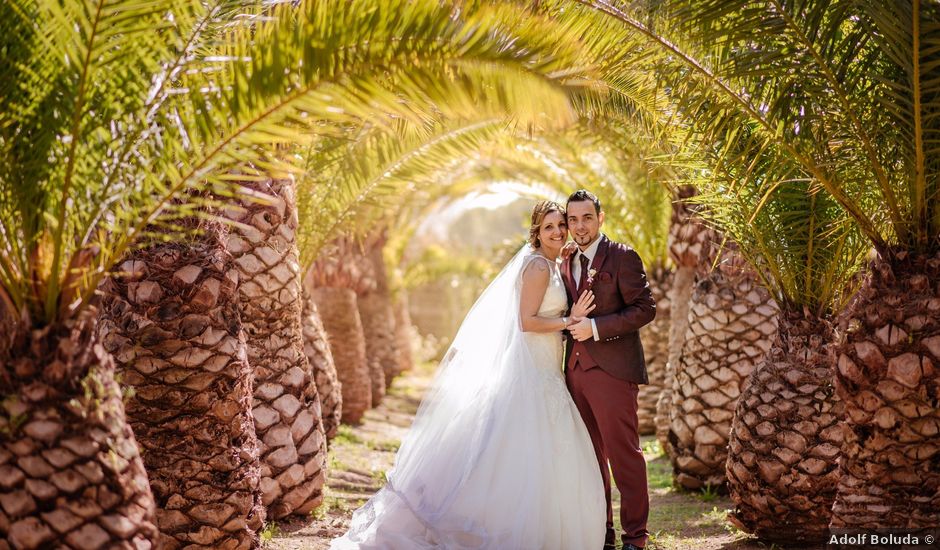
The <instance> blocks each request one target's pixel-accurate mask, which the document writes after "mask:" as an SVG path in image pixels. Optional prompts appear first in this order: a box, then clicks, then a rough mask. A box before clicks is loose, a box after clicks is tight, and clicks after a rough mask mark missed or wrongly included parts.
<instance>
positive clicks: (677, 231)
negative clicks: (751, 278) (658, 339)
mask: <svg viewBox="0 0 940 550" xmlns="http://www.w3.org/2000/svg"><path fill="white" fill-rule="evenodd" d="M696 194H697V191H696V189H695V187H693V186H691V185H683V186H680V187H678V188H677V189H675V193H674V195H675V196H674V200H673V202H672V219H671V221H670V225H669V239H668V242H669V257H670V258H671V259H672V262H673V263H674V264H675V265H676V268H675V271H674V274H673V280H672V287H671V293H670V294H669V302H670V307H671V311H670V315H669V344H668V345H669V348H668V353H667V358H666V369H665V373H664V376H663V379H664V382H663V389H662V391H661V392H660V394H659V399H658V401H657V402H656V418H655V423H656V439H657V440H659V444H660V446H661V447H662V449H663V450H664V451H665V452H667V453H668V452H669V450H670V448H671V447H670V445H669V442H668V435H669V422H670V421H669V418H670V416H671V415H672V406H673V405H672V386H673V383H674V379H675V373H676V365H677V364H678V363H679V357H680V356H681V354H682V347H683V345H684V344H685V335H686V332H687V330H688V327H689V302H690V300H691V298H692V287H693V283H694V282H695V276H696V274H697V273H699V272H701V273H704V272H705V271H706V270H707V269H708V268H709V267H710V265H711V263H712V260H713V259H714V251H715V250H716V244H717V241H718V235H717V234H716V232H715V231H714V230H713V229H710V228H709V227H708V226H707V225H705V223H704V222H703V221H702V218H701V217H700V216H699V215H698V210H699V209H700V208H701V207H700V206H699V205H697V204H695V203H693V202H691V201H690V199H691V198H692V197H694V196H695V195H696ZM657 316H658V314H657Z"/></svg>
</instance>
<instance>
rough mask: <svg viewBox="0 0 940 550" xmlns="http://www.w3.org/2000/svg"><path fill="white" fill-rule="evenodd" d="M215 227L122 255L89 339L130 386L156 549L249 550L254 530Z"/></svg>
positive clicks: (237, 354)
mask: <svg viewBox="0 0 940 550" xmlns="http://www.w3.org/2000/svg"><path fill="white" fill-rule="evenodd" d="M222 238H223V232H222V230H221V229H220V228H218V227H214V228H207V230H206V232H205V234H203V235H202V236H200V237H199V238H198V240H197V241H195V242H192V243H170V244H161V245H156V246H153V247H151V248H148V249H145V250H141V251H138V252H136V253H134V254H133V255H132V256H131V258H130V259H129V260H128V261H126V262H125V263H124V264H123V265H122V266H121V271H122V274H121V276H118V277H115V278H113V279H110V280H108V281H106V282H105V284H104V285H103V287H102V289H103V290H104V293H105V301H104V308H103V310H102V315H101V318H102V321H101V327H100V330H101V332H102V334H103V335H104V336H103V342H104V345H105V347H106V348H107V349H108V350H109V351H111V352H112V353H113V354H114V356H115V358H116V359H117V361H118V365H119V367H118V368H119V372H120V375H121V380H122V382H123V383H124V384H125V385H127V386H130V387H131V388H133V390H134V391H133V393H132V394H131V396H130V397H129V398H128V400H127V403H126V407H127V415H128V419H129V420H130V422H131V426H132V427H133V429H134V434H135V435H136V436H137V440H138V442H139V444H140V446H141V449H143V458H144V464H145V466H146V468H147V473H148V475H149V477H150V484H151V487H152V489H153V493H154V498H155V500H156V504H157V525H158V527H159V528H160V532H161V539H160V544H159V546H160V547H161V548H167V549H176V548H183V547H188V546H190V545H195V546H201V547H211V548H252V547H257V546H258V544H259V539H258V531H259V530H260V529H261V526H262V523H263V521H264V509H263V507H262V506H261V489H260V467H259V462H258V440H257V438H256V437H255V426H254V420H253V418H252V414H251V408H252V388H253V380H254V376H253V374H252V371H251V367H250V366H249V365H248V360H247V357H246V349H245V339H244V334H243V333H242V325H241V322H240V320H239V315H238V301H237V295H236V292H237V285H238V274H237V273H236V272H235V269H234V265H233V262H232V257H231V255H229V254H228V253H227V252H226V251H225V249H224V247H223V245H222V241H221V239H222Z"/></svg>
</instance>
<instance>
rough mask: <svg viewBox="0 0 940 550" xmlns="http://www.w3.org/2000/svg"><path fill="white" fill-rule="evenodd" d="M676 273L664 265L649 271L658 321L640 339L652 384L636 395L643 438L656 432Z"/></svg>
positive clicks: (640, 430) (644, 331)
mask: <svg viewBox="0 0 940 550" xmlns="http://www.w3.org/2000/svg"><path fill="white" fill-rule="evenodd" d="M672 275H673V272H672V270H670V269H667V268H665V267H662V266H656V267H653V268H652V269H650V270H649V280H650V290H651V291H652V293H653V298H654V299H655V300H656V318H655V319H654V320H653V322H652V323H650V324H648V325H646V326H645V327H643V330H641V331H640V338H641V339H642V341H643V353H644V355H645V357H646V371H647V373H648V375H649V384H646V385H643V386H640V393H639V395H638V396H637V402H638V408H637V419H638V421H639V433H640V435H650V434H655V433H656V403H657V402H658V401H659V397H660V394H662V391H663V386H664V385H665V383H666V358H667V355H668V353H669V326H670V322H669V315H670V312H671V305H670V302H669V291H670V288H669V287H670V286H671V285H672Z"/></svg>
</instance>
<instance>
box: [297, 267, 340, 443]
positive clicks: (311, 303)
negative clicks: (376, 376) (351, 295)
mask: <svg viewBox="0 0 940 550" xmlns="http://www.w3.org/2000/svg"><path fill="white" fill-rule="evenodd" d="M303 292H304V311H303V316H304V318H303V323H304V326H303V330H304V353H305V354H306V355H307V361H309V362H310V365H311V366H312V367H313V375H314V380H315V381H316V383H317V393H319V394H320V405H321V410H322V412H323V430H324V431H325V432H326V438H327V441H330V440H332V439H333V438H334V437H336V433H337V431H338V430H339V423H340V420H341V418H342V413H343V394H342V385H341V384H340V383H339V378H337V375H336V363H335V362H334V361H333V352H332V351H331V350H330V341H329V337H328V336H327V333H326V329H325V328H323V320H322V319H321V317H320V311H319V310H318V309H317V302H316V301H315V300H314V299H313V294H312V292H311V291H310V287H309V286H308V285H307V284H305V285H304V288H303Z"/></svg>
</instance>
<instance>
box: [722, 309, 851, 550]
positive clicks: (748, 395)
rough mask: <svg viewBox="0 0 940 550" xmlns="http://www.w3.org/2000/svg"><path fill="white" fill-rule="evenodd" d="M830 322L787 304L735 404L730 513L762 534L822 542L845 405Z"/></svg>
mask: <svg viewBox="0 0 940 550" xmlns="http://www.w3.org/2000/svg"><path fill="white" fill-rule="evenodd" d="M831 337H832V329H831V327H830V326H829V323H828V322H827V321H825V320H823V319H820V318H818V317H816V316H814V315H812V314H804V313H803V312H802V311H785V312H782V313H781V315H780V317H779V332H778V334H777V338H776V339H775V340H774V345H773V347H772V348H771V350H770V352H769V353H768V354H767V357H765V358H764V360H762V361H761V362H760V363H758V365H757V366H756V367H755V368H754V372H752V373H751V376H750V377H748V380H747V385H746V387H745V389H744V392H743V393H742V394H741V398H740V399H739V400H738V406H737V409H736V410H735V417H734V423H733V424H732V430H731V440H730V443H729V452H728V462H727V475H728V488H729V490H730V493H731V498H732V500H734V503H735V506H736V508H735V510H734V511H733V512H732V513H731V515H730V519H731V521H732V522H734V523H735V524H736V525H737V526H738V527H740V528H741V529H743V530H744V531H747V532H749V533H755V534H757V536H758V537H760V538H761V539H763V540H767V541H772V542H778V543H785V544H800V543H819V542H822V541H823V539H825V538H826V537H827V536H828V534H829V520H830V518H831V516H832V503H833V500H834V499H835V494H836V485H837V483H838V481H839V472H838V462H839V455H840V448H841V446H842V431H843V426H842V415H843V412H844V411H843V405H842V402H841V401H840V400H839V398H838V397H837V396H836V395H835V387H834V386H833V383H832V377H833V371H834V355H833V354H832V353H831V352H830V350H829V346H830V344H829V343H830V340H831Z"/></svg>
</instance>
